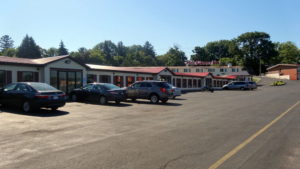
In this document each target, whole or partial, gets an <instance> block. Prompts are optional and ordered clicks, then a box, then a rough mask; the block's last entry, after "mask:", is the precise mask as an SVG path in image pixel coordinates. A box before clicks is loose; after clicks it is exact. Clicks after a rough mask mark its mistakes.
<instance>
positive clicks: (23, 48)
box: [17, 35, 41, 58]
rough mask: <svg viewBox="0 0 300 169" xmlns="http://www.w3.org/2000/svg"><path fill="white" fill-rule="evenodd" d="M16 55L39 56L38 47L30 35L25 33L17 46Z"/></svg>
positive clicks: (24, 56) (25, 56)
mask: <svg viewBox="0 0 300 169" xmlns="http://www.w3.org/2000/svg"><path fill="white" fill-rule="evenodd" d="M17 57H20V58H40V57H41V51H40V47H39V46H37V45H36V43H35V41H34V40H33V38H32V37H29V36H28V35H26V36H25V38H24V39H23V41H22V43H21V45H20V47H19V48H18V52H17Z"/></svg>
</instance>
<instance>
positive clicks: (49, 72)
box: [0, 55, 239, 93]
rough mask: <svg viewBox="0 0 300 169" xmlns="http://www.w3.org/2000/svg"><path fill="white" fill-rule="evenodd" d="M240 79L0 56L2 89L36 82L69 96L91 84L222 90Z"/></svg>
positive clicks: (64, 58) (59, 59)
mask: <svg viewBox="0 0 300 169" xmlns="http://www.w3.org/2000/svg"><path fill="white" fill-rule="evenodd" d="M238 77H239V76H237V75H231V76H230V75H227V76H214V75H213V74H212V73H209V72H203V73H201V72H198V73H179V72H173V71H171V70H170V69H169V68H168V67H116V66H103V65H95V64H82V63H80V62H78V61H77V60H76V59H74V58H72V57H70V56H68V55H65V56H54V57H47V58H40V59H26V58H14V57H5V56H0V87H3V86H4V85H6V84H9V83H12V82H24V81H33V82H44V83H48V84H50V85H52V86H54V87H56V88H58V89H60V90H62V91H65V92H66V93H69V92H70V91H72V90H73V89H74V88H78V87H81V86H83V85H85V84H86V83H91V82H101V83H113V84H115V85H117V86H119V87H127V86H130V85H131V84H132V83H134V82H135V81H142V80H164V81H167V82H168V83H171V84H173V85H174V86H176V87H179V88H186V89H199V88H202V87H204V86H212V87H221V86H222V85H224V84H226V83H228V82H230V81H235V80H238Z"/></svg>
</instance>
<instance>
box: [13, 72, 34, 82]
mask: <svg viewBox="0 0 300 169" xmlns="http://www.w3.org/2000/svg"><path fill="white" fill-rule="evenodd" d="M38 81H39V73H38V72H27V71H18V82H38Z"/></svg>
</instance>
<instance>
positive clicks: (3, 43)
mask: <svg viewBox="0 0 300 169" xmlns="http://www.w3.org/2000/svg"><path fill="white" fill-rule="evenodd" d="M13 47H14V41H13V40H12V38H11V37H10V36H8V35H4V36H2V37H1V38H0V51H1V52H3V51H4V50H6V49H9V48H13Z"/></svg>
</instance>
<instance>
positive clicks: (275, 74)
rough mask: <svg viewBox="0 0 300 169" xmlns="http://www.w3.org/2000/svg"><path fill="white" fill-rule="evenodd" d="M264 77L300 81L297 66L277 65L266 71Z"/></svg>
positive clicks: (299, 69)
mask: <svg viewBox="0 0 300 169" xmlns="http://www.w3.org/2000/svg"><path fill="white" fill-rule="evenodd" d="M267 71H268V72H267V73H266V76H267V77H271V78H277V79H288V80H300V65H299V64H277V65H274V66H271V67H269V68H268V69H267Z"/></svg>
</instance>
